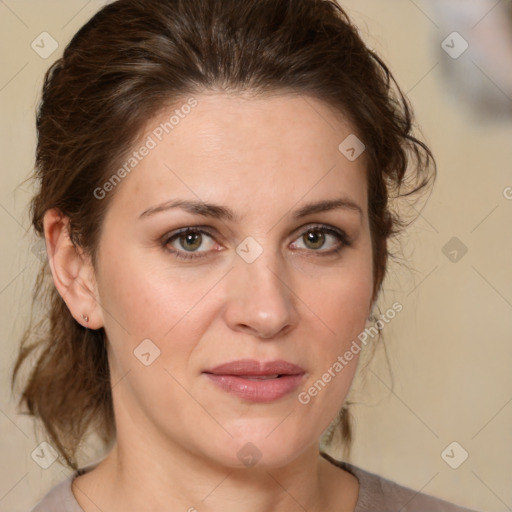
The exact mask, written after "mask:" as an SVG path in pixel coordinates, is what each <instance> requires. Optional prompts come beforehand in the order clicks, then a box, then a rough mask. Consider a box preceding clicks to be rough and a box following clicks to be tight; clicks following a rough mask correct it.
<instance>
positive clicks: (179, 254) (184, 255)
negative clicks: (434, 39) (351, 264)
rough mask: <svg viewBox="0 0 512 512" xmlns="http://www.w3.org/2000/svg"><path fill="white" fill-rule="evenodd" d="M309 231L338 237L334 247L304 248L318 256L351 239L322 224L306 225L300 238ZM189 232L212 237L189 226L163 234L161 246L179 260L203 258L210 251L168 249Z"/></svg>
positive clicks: (329, 253) (332, 252)
mask: <svg viewBox="0 0 512 512" xmlns="http://www.w3.org/2000/svg"><path fill="white" fill-rule="evenodd" d="M311 231H320V232H322V233H327V234H329V235H332V236H334V237H335V238H337V239H338V241H339V242H340V245H339V246H338V247H336V248H335V249H331V250H329V251H321V250H315V249H309V250H308V249H306V250H308V252H313V253H318V255H319V256H322V257H323V256H334V255H336V254H339V253H340V252H341V251H342V250H343V249H344V248H346V247H350V246H351V241H350V240H349V238H348V236H347V234H346V233H345V232H344V231H341V230H338V229H336V228H334V227H331V226H327V225H324V224H312V225H309V226H308V227H307V229H305V230H304V231H302V233H300V234H299V237H297V238H300V237H301V236H304V235H305V234H306V233H309V232H311ZM189 233H201V234H206V235H208V236H209V237H210V238H214V234H213V233H212V232H211V231H210V229H208V228H207V227H205V226H189V227H186V228H183V229H180V230H178V231H174V232H172V233H169V234H167V235H165V236H164V237H163V239H162V241H161V244H162V247H163V248H164V249H165V250H166V251H168V252H170V253H171V254H174V256H175V257H176V259H179V260H191V259H197V258H204V257H207V256H208V255H209V253H210V251H200V252H190V251H189V252H186V251H176V250H171V249H169V247H168V245H169V244H170V243H171V242H173V241H174V240H175V239H177V238H179V237H180V236H184V235H187V234H189Z"/></svg>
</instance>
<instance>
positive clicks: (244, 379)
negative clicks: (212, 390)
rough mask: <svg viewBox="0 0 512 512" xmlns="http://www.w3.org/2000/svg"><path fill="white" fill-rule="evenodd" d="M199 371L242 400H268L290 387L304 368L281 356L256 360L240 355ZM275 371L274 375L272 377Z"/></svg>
mask: <svg viewBox="0 0 512 512" xmlns="http://www.w3.org/2000/svg"><path fill="white" fill-rule="evenodd" d="M203 373H204V374H205V375H206V376H207V377H208V378H209V379H210V380H211V381H212V382H213V383H214V384H216V385H217V386H218V387H219V388H221V389H223V390H224V391H226V392H228V393H231V394H234V395H236V396H238V397H240V398H242V399H244V400H248V401H251V402H272V401H274V400H278V399H279V398H282V397H283V396H286V395H288V394H289V393H291V392H292V391H294V390H295V389H296V388H297V387H298V386H299V384H300V382H301V381H302V379H303V377H304V374H305V371H304V369H303V368H301V367H300V366H297V365H295V364H293V363H289V362H288V361H283V360H276V361H267V362H259V361H256V360H254V359H240V360H237V361H231V362H229V363H224V364H221V365H219V366H215V367H214V368H212V369H209V370H205V371H204V372H203ZM275 375H278V377H273V376H275ZM251 377H252V378H251ZM265 377H267V378H266V379H265Z"/></svg>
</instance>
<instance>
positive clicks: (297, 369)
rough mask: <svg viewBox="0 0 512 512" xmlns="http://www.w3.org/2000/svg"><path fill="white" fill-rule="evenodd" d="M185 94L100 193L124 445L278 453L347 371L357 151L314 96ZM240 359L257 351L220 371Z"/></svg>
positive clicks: (362, 310)
mask: <svg viewBox="0 0 512 512" xmlns="http://www.w3.org/2000/svg"><path fill="white" fill-rule="evenodd" d="M195 100H196V101H197V104H196V103H195V102H193V101H192V100H190V101H189V103H187V102H186V100H185V101H184V102H183V103H182V104H181V106H180V105H178V106H177V107H175V108H173V109H170V110H169V111H166V112H164V113H163V114H162V115H159V116H158V117H157V118H156V119H154V120H153V121H152V122H150V123H149V124H148V130H147V132H146V134H145V135H144V137H143V138H142V139H141V141H140V142H139V143H138V144H136V145H135V147H134V148H133V150H134V151H136V152H137V155H135V156H134V155H132V156H133V158H135V159H136V165H134V166H133V168H132V164H135V160H132V161H131V163H130V162H128V164H127V166H126V167H125V171H126V169H129V172H126V176H125V177H124V178H123V179H122V181H121V182H120V183H119V184H116V185H115V186H114V185H111V186H110V187H109V186H108V185H107V186H106V187H105V188H104V189H105V190H106V189H108V190H109V191H108V192H107V193H114V192H113V191H112V190H110V189H112V188H115V193H114V196H113V198H112V202H111V204H110V206H109V209H108V212H107V215H106V217H105V221H104V226H103V230H102V234H101V238H100V245H99V252H98V267H97V273H96V281H97V287H98V288H97V290H98V296H99V301H100V303H101V311H102V315H103V321H104V326H105V330H106V333H107V337H108V344H109V361H110V366H111V373H112V385H113V396H114V407H115V414H116V422H117V431H118V444H119V445H120V446H121V443H124V445H125V446H124V448H125V449H126V450H128V449H130V448H129V446H127V445H131V446H134V447H135V446H143V447H144V450H146V451H147V452H148V453H153V455H155V456H158V455H161V453H162V451H164V450H166V449H167V447H169V448H172V449H173V450H174V451H173V453H178V452H179V450H180V449H183V450H184V453H188V454H193V455H199V456H200V457H201V458H202V459H203V460H204V459H205V458H207V459H210V460H211V461H215V462H217V463H221V464H224V465H227V466H232V467H234V466H240V467H241V466H242V465H243V464H246V465H251V464H253V463H254V461H256V460H258V459H259V462H258V463H259V464H260V467H261V466H268V467H270V466H278V465H282V464H286V463H289V462H291V461H292V460H293V459H294V458H296V457H297V456H298V455H299V454H300V453H301V452H303V451H304V450H305V449H306V448H310V447H311V446H312V445H316V443H317V442H318V439H319V437H320V435H321V433H322V432H323V431H324V430H325V428H326V427H327V426H328V425H329V423H330V422H331V420H332V419H333V418H334V416H335V415H336V413H337V411H338V410H339V408H340V407H341V406H342V404H343V402H344V399H345V396H346V394H347V392H348V390H349V388H350V385H351V382H352V379H353V375H354V372H355V370H356V366H357V360H358V356H357V355H354V357H353V359H352V360H351V361H346V364H345V365H343V368H342V370H339V366H336V365H335V363H336V362H337V361H338V362H339V359H338V356H340V357H343V355H344V354H345V352H346V351H347V350H348V349H349V347H350V345H351V343H352V341H353V340H355V339H356V338H357V335H358V334H359V333H360V332H361V331H362V330H364V327H365V321H366V318H367V317H368V313H369V309H370V305H371V298H372V297H371V294H372V285H373V281H372V279H373V278H372V249H371V238H370V232H369V224H368V209H367V190H366V189H367V184H366V172H365V167H364V163H363V159H364V156H363V157H359V158H356V159H355V160H354V158H353V152H351V151H350V150H349V151H348V152H347V151H346V149H347V148H346V146H347V144H348V145H349V146H350V144H349V142H350V141H351V140H353V139H348V142H345V143H344V145H343V146H342V149H343V148H344V152H342V151H340V149H339V145H340V144H341V143H342V142H343V141H344V140H345V139H346V138H347V137H348V136H350V135H352V133H353V130H352V129H351V127H350V126H349V125H347V124H345V123H343V122H342V121H340V119H339V118H337V117H335V116H334V114H333V113H332V111H331V110H330V108H329V107H328V106H327V105H326V104H324V103H322V102H320V101H319V100H316V99H313V98H311V97H306V96H292V95H283V96H274V97H265V98H259V99H254V98H249V97H242V96H229V95H224V94H220V93H218V94H213V93H212V94H209V95H206V94H202V95H198V96H195ZM184 105H189V106H190V105H195V106H192V107H190V108H188V107H186V106H184ZM176 109H177V110H178V113H176V112H175V110H176ZM173 114H174V115H175V117H174V118H173V119H172V121H169V120H170V118H171V116H172V115H173ZM177 119H179V121H177ZM165 123H168V124H165ZM142 146H145V147H146V150H144V149H141V147H142ZM355 149H358V148H355ZM345 155H348V156H350V157H351V158H347V157H346V156H345ZM356 155H357V153H356ZM123 174H125V173H123V172H120V173H118V174H117V175H118V176H122V175H123ZM112 183H114V180H112ZM116 183H117V182H116ZM100 195H101V194H98V196H100ZM98 200H101V199H98ZM330 201H333V202H334V201H337V202H338V203H337V204H334V203H333V204H331V207H330V208H325V209H324V208H321V207H313V206H312V205H320V204H321V203H323V202H330ZM178 202H181V203H182V206H181V207H180V206H179V205H178V206H176V204H177V203H178ZM173 204H175V206H174V207H171V206H172V205H173ZM207 205H215V206H207ZM184 228H190V229H192V231H191V232H190V233H188V234H179V231H180V230H183V229H184ZM238 360H253V361H256V363H253V364H252V365H249V366H244V365H241V364H238V365H237V364H235V365H232V366H230V367H227V368H224V369H222V368H220V369H218V370H215V368H216V367H219V366H220V365H224V364H226V363H231V362H234V361H238ZM275 361H286V362H288V363H290V365H295V366H293V367H292V366H286V365H281V366H279V365H277V366H275V367H272V366H268V367H267V368H265V367H264V363H268V362H275ZM260 365H261V366H260ZM334 367H336V368H337V370H334V371H333V368H334ZM258 370H260V371H259V374H260V375H259V378H258V375H256V374H258ZM212 372H213V373H214V374H212ZM326 373H329V375H328V376H327V377H326V376H325V374H326ZM237 374H238V376H233V375H237ZM262 374H264V375H262ZM271 374H279V375H283V376H281V377H277V378H276V377H272V375H271ZM248 377H252V378H248ZM329 377H330V378H329ZM317 381H321V383H320V384H319V383H318V382H317ZM315 382H317V386H316V388H315V389H316V393H315V391H313V392H311V393H309V392H308V389H309V388H311V387H312V386H314V384H315ZM248 443H251V444H248ZM251 457H252V459H251ZM251 460H252V462H250V461H251Z"/></svg>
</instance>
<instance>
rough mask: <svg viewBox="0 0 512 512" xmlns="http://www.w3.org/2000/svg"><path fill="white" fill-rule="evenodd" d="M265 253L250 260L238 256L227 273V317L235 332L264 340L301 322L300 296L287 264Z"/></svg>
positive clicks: (280, 333)
mask: <svg viewBox="0 0 512 512" xmlns="http://www.w3.org/2000/svg"><path fill="white" fill-rule="evenodd" d="M269 253H270V251H268V253H267V252H266V251H264V252H263V254H261V255H260V256H259V257H258V258H257V259H256V260H255V261H253V262H252V263H247V262H246V261H244V260H243V259H242V258H239V257H237V258H236V261H235V268H234V269H233V270H232V271H231V272H229V274H228V283H226V285H227V295H228V297H227V302H226V307H225V309H224V320H225V322H226V324H227V325H228V326H229V327H230V328H231V329H232V330H234V331H238V332H244V333H248V334H251V335H253V336H256V337H258V338H263V339H271V338H272V339H273V338H276V337H279V336H282V335H283V334H286V333H288V332H289V331H290V330H292V329H293V328H294V327H295V326H296V325H297V323H298V319H299V314H298V311H297V307H296V306H297V300H298V299H297V296H296V294H295V293H294V291H293V285H292V283H290V282H289V279H288V278H287V277H288V274H287V272H286V270H285V268H284V263H283V262H282V261H280V260H279V258H278V257H277V255H276V256H275V257H273V256H271V255H269Z"/></svg>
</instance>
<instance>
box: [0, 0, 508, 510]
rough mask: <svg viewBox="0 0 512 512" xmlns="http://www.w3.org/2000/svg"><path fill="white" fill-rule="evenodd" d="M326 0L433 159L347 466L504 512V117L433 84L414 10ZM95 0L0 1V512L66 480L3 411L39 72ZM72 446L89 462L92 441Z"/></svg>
mask: <svg viewBox="0 0 512 512" xmlns="http://www.w3.org/2000/svg"><path fill="white" fill-rule="evenodd" d="M446 1H447V2H449V1H450V0H446ZM341 3H342V5H344V6H346V8H347V9H348V11H349V13H351V14H352V16H353V17H354V20H355V21H356V22H357V24H358V25H359V26H360V27H361V30H362V32H363V34H364V35H365V37H366V38H367V39H368V40H369V43H370V45H371V46H372V47H373V48H375V50H376V51H377V52H378V53H380V54H381V55H382V56H383V57H384V59H385V60H386V62H388V63H389V65H390V67H391V69H392V70H393V72H394V73H395V76H396V77H397V79H398V82H399V83H400V84H401V86H402V87H403V90H404V91H405V92H407V93H408V97H409V99H410V100H411V102H412V104H413V106H414V108H415V110H416V115H417V118H418V122H419V124H420V126H421V129H422V131H423V133H424V135H425V137H426V139H427V141H428V142H429V143H430V145H431V147H432V149H433V151H434V153H435V155H436V158H437V161H438V166H439V179H438V182H437V185H436V187H435V189H434V192H433V194H432V197H431V199H430V202H429V203H428V204H427V206H426V207H425V209H424V210H423V211H422V215H421V217H420V218H419V219H418V221H417V222H416V224H415V225H414V226H413V227H412V228H411V229H410V230H409V235H408V238H407V240H406V241H405V242H404V246H403V251H404V254H405V255H406V256H407V258H408V261H409V263H410V266H411V267H412V268H413V270H406V269H404V268H401V267H399V266H397V265H393V266H392V268H391V271H390V276H389V279H388V280H387V282H386V286H385V289H386V293H385V294H384V296H383V297H382V301H381V309H382V310H383V311H384V310H385V309H387V307H389V305H391V304H392V303H393V302H394V301H395V300H398V301H400V302H401V303H402V304H403V306H404V309H403V311H402V312H401V313H400V314H399V315H397V317H396V318H395V319H394V320H393V321H392V322H391V323H390V324H389V325H388V326H387V327H386V329H385V343H386V345H387V347H388V354H389V359H390V363H391V368H392V373H393V377H394V381H395V385H394V389H393V391H392V392H391V391H390V390H389V389H388V387H389V385H390V376H389V373H388V370H387V367H386V365H385V359H384V353H383V351H382V350H378V351H377V353H376V356H375V359H374V362H373V364H372V365H371V367H370V370H368V371H367V372H366V379H363V378H358V379H357V381H356V382H355V383H354V387H353V397H352V398H353V399H355V400H358V401H359V402H360V405H358V406H357V407H356V408H355V409H354V415H355V425H356V438H355V444H354V450H353V456H352V459H351V462H353V463H354V464H356V465H359V466H361V467H363V468H365V469H367V470H370V471H372V472H376V473H378V474H380V475H382V476H385V477H387V478H390V479H392V480H395V481H398V482H400V483H402V484H403V485H407V486H409V487H413V488H415V489H418V490H421V491H422V492H426V493H428V494H433V495H437V496H440V497H443V498H445V499H448V500H450V501H454V502H457V503H459V504H461V505H466V506H470V507H472V508H476V509H480V510H486V511H490V512H498V511H504V510H510V509H511V508H512V489H511V487H510V479H511V476H512V428H511V427H512V376H511V371H510V368H511V362H512V343H511V341H512V340H511V337H512V336H511V334H512V265H511V263H512V228H511V221H512V200H507V199H506V197H505V194H504V190H505V189H506V188H507V187H512V143H511V141H512V118H509V121H508V122H507V121H506V120H501V121H492V120H482V119H480V118H479V116H478V115H477V114H475V113H473V111H472V110H471V109H470V108H469V106H468V104H466V103H464V102H463V101H462V100H461V99H460V98H457V94H454V93H452V92H450V91H449V89H448V88H447V84H446V82H445V81H444V80H443V76H442V73H441V66H439V65H436V64H437V63H438V62H439V53H438V52H437V48H438V45H439V42H440V41H441V40H442V39H443V38H444V37H445V36H446V35H447V33H445V32H444V29H441V28H438V27H436V25H438V26H439V25H440V24H439V23H438V22H437V20H436V12H435V11H434V10H433V8H432V4H431V3H430V2H429V1H427V0H425V1H420V0H415V2H413V1H412V0H342V2H341ZM100 5H102V2H99V1H96V0H93V1H90V2H86V1H82V0H67V1H65V2H64V1H60V2H57V1H45V2H40V1H35V0H30V1H29V0H20V1H14V0H4V1H0V44H1V50H0V52H1V55H2V66H1V68H0V109H1V114H2V115H1V120H0V130H1V132H0V155H1V160H0V169H1V172H0V227H1V233H2V236H1V237H0V248H1V249H0V317H1V321H0V329H1V339H2V343H1V355H0V358H1V363H0V364H1V381H0V445H1V448H0V453H1V454H2V458H1V464H0V511H10V512H21V511H27V510H29V509H30V507H31V506H32V505H33V504H34V503H35V502H36V501H37V500H38V499H40V498H41V497H42V495H43V494H45V493H46V492H47V491H48V489H49V488H50V487H51V486H52V485H55V484H56V483H57V482H59V481H60V480H62V479H63V478H64V477H65V476H66V475H67V474H68V473H67V471H65V470H63V468H62V467H61V466H59V465H58V464H57V463H55V464H53V465H52V466H50V468H49V469H46V470H43V469H41V468H40V467H39V466H38V465H37V464H36V463H35V462H34V461H33V460H32V458H31V453H32V451H33V450H34V449H35V448H36V446H37V444H38V442H40V441H41V438H38V441H36V438H35V436H34V431H33V427H32V423H31V421H29V420H28V419H27V418H25V417H22V416H21V415H17V414H16V412H15V410H14V400H13V398H12V397H11V393H10V389H9V376H10V370H11V367H12V363H13V360H14V356H15V352H16V346H17V342H18V338H19V335H20V333H21V330H22V327H23V325H24V322H25V320H26V318H27V315H28V311H29V304H30V289H31V286H32V283H33V280H34V276H35V270H36V268H37V264H38V260H37V258H36V257H35V256H34V254H32V253H31V252H30V250H29V242H30V240H31V238H30V237H28V236H24V233H25V229H26V228H27V227H28V225H29V223H28V216H27V214H26V204H27V202H28V200H29V198H30V193H31V191H30V187H29V186H28V185H26V184H21V181H22V180H23V179H24V178H25V177H26V176H27V175H28V173H29V171H30V169H31V166H32V162H33V154H34V143H35V133H34V126H33V125H34V110H35V107H36V104H37V99H38V94H39V90H40V87H41V83H42V77H43V73H44V71H45V69H46V68H47V66H48V65H49V64H50V62H52V61H53V60H54V58H55V57H57V56H58V55H59V54H60V52H61V50H62V48H63V46H64V45H65V44H66V43H67V42H68V41H69V39H70V37H71V36H72V34H73V33H74V32H75V31H76V30H77V29H78V28H79V27H80V26H81V25H82V24H83V23H84V22H85V21H86V20H87V19H88V18H89V17H90V16H91V15H92V14H93V13H94V12H95V11H96V10H97V9H98V7H99V6H100ZM422 11H423V12H422ZM483 14H485V12H482V15H483ZM482 23H485V19H484V20H483V21H482ZM454 29H455V28H454ZM43 31H47V32H49V33H50V34H51V35H52V36H53V37H54V38H55V39H56V40H57V41H58V43H59V48H58V49H57V51H56V52H55V53H54V54H53V55H51V56H50V57H49V58H48V59H47V60H44V59H42V58H41V57H40V56H39V55H38V54H37V53H35V52H34V51H33V50H32V48H31V42H32V41H33V40H34V39H35V38H36V36H38V35H39V34H40V33H41V32H43ZM465 36H466V38H467V40H468V41H469V43H470V46H471V33H468V34H465ZM480 64H481V65H482V63H480ZM483 64H485V63H483ZM491 78H492V77H491ZM511 101H512V100H511ZM452 237H457V238H458V239H459V240H460V242H461V243H463V244H464V245H465V246H466V247H467V249H468V251H467V253H466V254H465V255H464V256H463V257H462V258H461V259H460V260H459V261H457V262H452V261H450V260H449V259H448V258H447V256H445V254H444V253H443V247H444V246H445V244H446V243H447V242H448V241H449V240H450V239H451V238H452ZM445 252H446V250H445ZM364 380H365V382H364ZM454 441H456V442H457V443H459V445H460V447H458V446H456V447H455V449H454V451H453V452H449V455H452V457H451V462H452V464H454V462H457V461H458V460H459V458H460V457H461V454H462V453H463V452H462V449H464V450H465V451H467V452H468V454H469V456H468V458H467V460H466V461H465V462H464V463H463V464H461V465H460V467H458V469H452V468H451V467H450V466H449V465H448V464H447V463H446V462H445V460H443V457H442V456H441V453H442V452H443V450H444V449H445V448H446V447H447V446H448V445H450V443H452V442H454ZM86 453H89V454H90V456H91V457H92V458H94V457H95V455H97V454H96V453H95V451H94V448H93V447H90V448H87V449H86Z"/></svg>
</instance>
